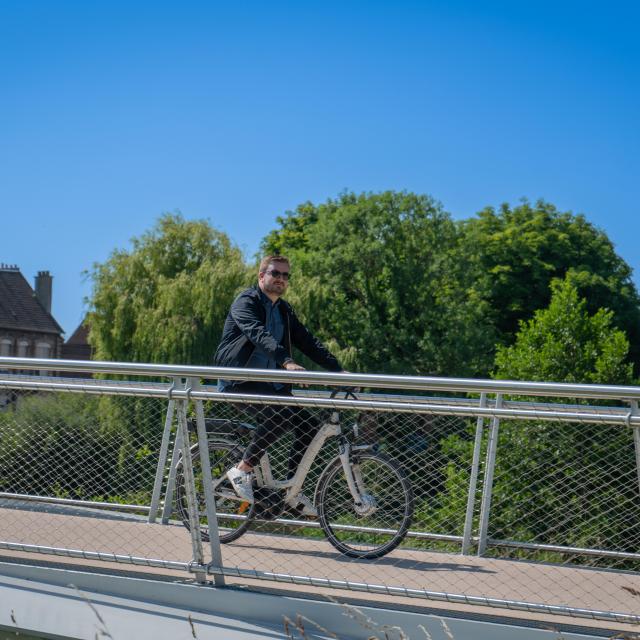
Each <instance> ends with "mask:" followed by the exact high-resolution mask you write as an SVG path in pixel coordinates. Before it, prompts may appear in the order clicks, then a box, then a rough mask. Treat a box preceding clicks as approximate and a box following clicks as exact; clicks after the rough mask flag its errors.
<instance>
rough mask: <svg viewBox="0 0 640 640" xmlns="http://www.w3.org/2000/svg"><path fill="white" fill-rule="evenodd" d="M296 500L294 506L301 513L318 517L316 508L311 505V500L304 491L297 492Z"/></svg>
mask: <svg viewBox="0 0 640 640" xmlns="http://www.w3.org/2000/svg"><path fill="white" fill-rule="evenodd" d="M296 501H297V502H296V507H297V508H298V509H301V515H303V516H313V517H314V518H317V517H318V510H317V509H316V508H315V507H314V506H313V502H311V500H309V498H307V496H305V495H304V493H299V494H298V495H297V496H296Z"/></svg>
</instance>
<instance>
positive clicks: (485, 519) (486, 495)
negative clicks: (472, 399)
mask: <svg viewBox="0 0 640 640" xmlns="http://www.w3.org/2000/svg"><path fill="white" fill-rule="evenodd" d="M500 407H502V394H501V393H499V394H498V395H497V396H496V408H498V409H499V408H500ZM499 427H500V418H497V417H495V418H493V420H492V421H491V428H490V432H489V444H488V446H487V458H486V462H485V469H484V479H483V483H482V506H481V507H480V530H479V532H478V555H479V556H482V555H484V552H485V551H486V549H487V537H488V536H487V533H488V530H489V513H490V511H491V497H492V493H493V472H494V470H495V466H496V450H497V448H498V429H499Z"/></svg>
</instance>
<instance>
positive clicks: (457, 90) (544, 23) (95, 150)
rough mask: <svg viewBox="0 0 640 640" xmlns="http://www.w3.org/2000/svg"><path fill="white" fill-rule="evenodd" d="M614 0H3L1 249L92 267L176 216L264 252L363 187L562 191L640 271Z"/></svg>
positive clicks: (70, 310)
mask: <svg viewBox="0 0 640 640" xmlns="http://www.w3.org/2000/svg"><path fill="white" fill-rule="evenodd" d="M636 6H637V5H634V3H631V2H628V3H618V2H615V1H614V2H609V3H607V4H602V3H598V4H590V3H588V2H586V3H585V2H580V3H578V2H564V3H556V2H553V3H552V2H546V1H544V0H543V1H541V2H536V3H521V2H503V3H499V2H461V1H458V2H456V1H455V0H454V1H451V2H428V1H423V2H394V3H391V2H348V1H347V2H339V3H338V2H335V3H334V2H331V1H326V2H307V3H299V2H296V3H294V2H291V3H286V2H271V3H258V2H251V1H249V2H244V3H224V4H223V3H215V2H190V1H188V0H186V1H185V2H182V3H176V2H171V3H169V2H162V1H161V0H155V1H154V2H144V1H140V2H135V3H130V2H126V3H125V2H118V1H117V0H114V1H111V2H89V3H87V2H70V1H65V0H58V1H57V2H50V1H46V2H39V1H35V0H34V1H30V0H27V1H25V2H9V1H7V0H5V1H4V2H3V1H2V0H0V58H1V59H2V61H3V64H2V65H0V176H1V178H0V203H1V205H2V209H1V213H0V262H5V263H12V264H13V263H15V264H17V265H18V266H20V268H21V270H22V272H23V273H24V275H25V276H26V277H27V278H28V279H29V280H30V281H32V279H33V276H34V275H35V273H36V272H37V271H38V270H41V269H48V270H50V271H51V272H52V274H53V276H54V294H53V297H54V303H53V312H54V315H55V317H56V318H57V319H58V321H59V322H60V324H61V325H62V326H63V328H64V329H65V330H66V331H67V335H69V334H70V333H71V332H72V331H73V330H74V329H75V327H76V326H77V324H78V323H79V322H80V320H81V319H82V316H83V303H82V300H83V297H84V296H86V295H88V293H89V291H90V287H89V283H88V282H87V281H86V280H84V279H83V277H82V272H83V271H84V270H86V269H90V268H91V266H92V264H93V263H94V262H102V261H104V260H106V259H107V258H108V256H109V254H110V253H111V251H113V250H114V249H116V248H126V247H128V246H129V240H130V238H131V237H133V236H137V235H140V234H141V233H142V232H144V231H145V230H147V229H149V228H150V227H151V226H152V225H153V224H154V222H155V220H156V219H157V217H158V216H159V215H160V214H161V213H162V212H164V211H175V210H180V211H181V212H182V213H183V215H184V216H185V217H187V218H206V219H209V220H210V221H211V222H212V224H214V225H215V226H216V227H218V228H219V229H221V230H223V231H225V232H227V233H228V234H229V235H230V237H231V238H232V239H233V240H234V241H235V242H236V243H237V244H238V245H240V246H241V247H242V248H243V249H244V251H245V253H246V254H247V256H252V255H253V254H254V253H255V251H256V250H257V248H258V245H259V242H260V240H261V239H262V237H263V236H264V235H265V234H266V233H267V232H268V231H269V230H270V229H272V228H273V227H274V225H275V218H276V216H278V215H282V214H283V213H284V212H285V211H286V210H289V209H293V208H294V207H295V206H296V205H297V204H299V203H301V202H304V201H306V200H311V201H314V202H320V201H324V200H326V199H327V198H329V197H334V196H336V195H337V194H338V193H339V192H340V191H342V190H344V189H349V190H354V191H357V192H360V191H381V190H386V189H398V190H401V189H407V190H411V191H416V192H418V193H428V194H430V195H432V196H433V197H435V198H436V199H438V200H440V201H441V202H442V203H443V205H444V207H445V209H446V210H447V211H449V212H450V213H451V214H452V215H453V216H454V217H455V218H465V217H469V216H471V215H473V214H474V213H476V212H477V211H478V210H480V209H481V208H483V207H485V206H487V205H493V206H498V205H499V204H500V203H502V202H510V203H512V204H516V203H517V202H518V201H519V199H520V198H523V197H526V198H529V199H530V200H536V199H538V198H544V199H546V200H548V201H550V202H553V203H554V204H556V206H557V207H558V208H560V209H561V210H571V211H573V212H574V213H584V214H585V215H586V216H587V218H588V219H589V220H590V221H591V222H593V223H594V224H596V225H597V226H599V227H601V228H602V229H604V230H605V231H606V232H607V233H608V235H609V237H610V238H611V239H612V240H613V242H614V243H615V245H616V247H617V250H618V253H619V254H620V255H621V256H622V257H623V258H624V259H625V260H626V261H627V262H628V263H629V264H630V265H631V266H632V267H633V268H634V272H635V278H636V283H638V282H640V280H638V273H640V249H639V248H638V242H637V235H638V234H637V228H638V222H637V220H638V216H637V204H636V203H637V199H636V190H637V183H638V176H640V160H639V150H640V144H639V143H640V82H639V80H640V77H639V76H640V71H639V69H640V64H639V63H640V43H639V41H640V39H638V37H637V25H638V23H639V20H638V19H639V18H640V11H639V10H638V9H637V8H636Z"/></svg>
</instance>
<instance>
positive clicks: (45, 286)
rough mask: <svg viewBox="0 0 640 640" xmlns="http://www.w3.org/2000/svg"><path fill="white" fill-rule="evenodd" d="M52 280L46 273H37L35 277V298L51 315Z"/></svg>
mask: <svg viewBox="0 0 640 640" xmlns="http://www.w3.org/2000/svg"><path fill="white" fill-rule="evenodd" d="M52 281H53V278H52V276H51V274H50V273H49V272H48V271H38V275H37V276H36V298H37V299H38V301H39V302H40V304H41V305H42V306H43V307H44V308H45V310H46V311H47V313H51V284H52Z"/></svg>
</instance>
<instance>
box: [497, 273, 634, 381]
mask: <svg viewBox="0 0 640 640" xmlns="http://www.w3.org/2000/svg"><path fill="white" fill-rule="evenodd" d="M551 291H552V297H551V302H550V304H549V306H548V308H547V309H542V310H539V311H536V312H535V314H534V317H533V319H532V320H529V321H527V322H521V323H520V331H519V332H518V334H517V335H516V340H515V343H514V344H513V345H511V346H499V347H498V351H497V354H496V371H495V376H494V377H497V378H500V379H512V380H541V381H555V382H584V383H594V384H598V383H599V384H631V383H632V377H633V371H632V365H631V364H630V363H628V362H627V361H626V360H627V355H628V351H629V342H628V340H627V338H626V336H625V334H624V332H623V331H620V330H619V329H616V328H615V327H614V326H613V312H612V311H608V310H606V309H599V310H598V311H597V312H596V313H595V314H593V315H589V312H588V309H587V301H586V300H585V299H584V298H580V297H579V295H578V290H577V289H576V287H575V286H574V285H573V283H572V281H571V279H570V278H568V279H565V280H563V281H561V280H554V281H553V282H552V283H551Z"/></svg>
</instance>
